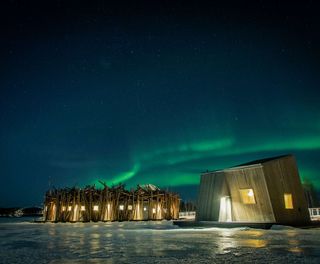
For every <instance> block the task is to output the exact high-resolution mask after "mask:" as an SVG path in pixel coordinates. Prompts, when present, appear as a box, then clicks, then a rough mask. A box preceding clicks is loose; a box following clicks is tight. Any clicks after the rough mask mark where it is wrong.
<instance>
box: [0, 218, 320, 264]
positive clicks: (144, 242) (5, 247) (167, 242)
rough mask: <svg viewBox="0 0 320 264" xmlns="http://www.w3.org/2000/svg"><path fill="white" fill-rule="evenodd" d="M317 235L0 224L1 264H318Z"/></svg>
mask: <svg viewBox="0 0 320 264" xmlns="http://www.w3.org/2000/svg"><path fill="white" fill-rule="evenodd" d="M319 236H320V229H312V230H302V229H295V228H284V227H275V229H272V230H258V229H250V228H235V229H222V228H204V229H192V228H189V229H180V228H178V227H176V226H173V225H172V222H168V221H162V222H122V223H117V222H114V223H75V224H71V223H57V224H52V223H46V224H34V223H32V224H31V223H17V222H15V223H0V259H1V261H2V262H3V263H30V262H34V263H101V262H103V263H176V262H178V261H180V262H183V263H212V262H231V261H232V262H235V261H237V262H248V261H251V262H264V263H266V262H267V263H279V262H286V263H288V262H301V261H302V260H303V262H307V263H320V243H319V241H318V239H319ZM1 261H0V262H1Z"/></svg>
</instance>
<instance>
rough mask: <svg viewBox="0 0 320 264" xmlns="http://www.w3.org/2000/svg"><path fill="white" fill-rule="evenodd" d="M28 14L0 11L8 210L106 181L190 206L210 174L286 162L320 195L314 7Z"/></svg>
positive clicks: (53, 9)
mask: <svg viewBox="0 0 320 264" xmlns="http://www.w3.org/2000/svg"><path fill="white" fill-rule="evenodd" d="M26 2H27V3H23V2H22V1H8V2H7V3H6V4H3V8H2V9H1V10H2V11H1V12H2V13H1V26H2V27H1V36H2V41H1V44H0V47H1V54H2V55H1V58H2V59H1V61H2V63H1V75H0V86H1V93H0V107H1V112H0V122H1V130H0V166H1V169H0V177H1V183H2V186H3V187H2V190H1V192H0V206H15V205H22V206H24V205H32V204H40V203H41V202H42V198H43V194H44V192H45V191H46V189H48V188H49V182H50V183H51V185H54V186H56V187H62V186H74V185H78V186H85V185H87V184H93V183H97V181H98V180H103V181H105V182H106V183H107V184H108V185H111V184H112V183H114V184H117V183H119V182H125V183H126V184H127V185H128V186H135V185H136V184H138V183H141V184H143V183H153V184H156V185H159V186H161V187H166V188H171V189H175V190H181V192H182V195H183V198H186V199H194V197H195V193H196V185H197V183H198V182H199V175H200V172H201V171H205V170H207V169H209V170H213V169H219V168H224V167H228V166H232V165H236V164H239V163H242V162H246V161H250V160H253V159H257V158H263V157H268V156H273V155H280V154H286V153H292V154H294V155H295V156H296V158H297V161H298V165H299V169H300V176H301V178H302V179H309V180H311V181H312V182H313V183H314V184H315V185H316V186H317V187H318V188H319V187H320V176H319V169H320V165H319V164H320V159H319V154H320V109H319V99H320V90H319V85H320V77H319V76H320V75H319V69H320V65H319V64H320V63H319V61H320V60H319V59H320V56H319V55H320V49H319V47H320V37H319V32H320V27H319V25H320V23H319V16H318V10H319V9H318V7H317V6H316V4H314V3H313V1H305V2H304V3H300V5H296V4H292V3H290V4H285V3H283V4H275V3H272V2H270V1H268V2H264V1H260V2H259V3H255V4H254V5H253V4H246V5H244V3H242V5H239V4H238V5H236V4H232V3H229V2H227V3H224V4H216V5H215V6H203V5H200V4H196V3H193V4H190V5H186V4H184V3H183V2H182V1H178V2H176V3H174V4H173V3H171V2H170V1H159V3H157V4H155V3H152V4H150V3H149V4H146V3H139V4H138V3H132V2H131V4H130V5H120V4H119V5H110V4H106V3H104V2H103V1H98V2H97V3H91V4H90V5H89V4H79V2H77V4H72V2H69V3H68V4H65V3H63V2H62V1H51V2H50V4H48V2H46V3H45V4H44V3H42V2H43V1H42V2H38V3H37V2H35V1H30V2H29V1H26ZM160 2H161V3H160Z"/></svg>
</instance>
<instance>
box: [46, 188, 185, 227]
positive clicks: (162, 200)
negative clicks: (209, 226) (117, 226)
mask: <svg viewBox="0 0 320 264" xmlns="http://www.w3.org/2000/svg"><path fill="white" fill-rule="evenodd" d="M102 184H103V185H104V188H103V189H96V188H95V187H94V186H87V187H85V188H83V189H80V188H64V189H53V190H49V191H47V192H46V196H45V202H44V220H45V221H52V222H79V221H81V222H89V221H134V220H162V219H167V220H171V219H178V217H179V205H180V198H179V195H178V194H176V193H171V192H167V191H164V190H160V189H159V188H157V187H156V186H154V185H151V184H147V185H141V186H140V185H138V186H137V188H136V189H131V190H130V191H128V190H126V189H125V188H124V185H123V184H119V185H117V186H112V187H108V186H107V185H106V184H104V183H102Z"/></svg>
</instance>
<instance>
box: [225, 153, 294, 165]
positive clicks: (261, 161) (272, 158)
mask: <svg viewBox="0 0 320 264" xmlns="http://www.w3.org/2000/svg"><path fill="white" fill-rule="evenodd" d="M290 156H292V155H291V154H286V155H281V156H275V157H270V158H264V159H258V160H253V161H249V162H246V163H242V164H239V165H236V166H233V167H231V168H236V167H244V166H250V165H256V164H262V163H266V162H268V161H272V160H277V159H281V158H284V157H290Z"/></svg>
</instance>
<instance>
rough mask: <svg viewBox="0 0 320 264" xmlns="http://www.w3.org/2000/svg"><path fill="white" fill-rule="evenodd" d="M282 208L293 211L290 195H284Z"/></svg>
mask: <svg viewBox="0 0 320 264" xmlns="http://www.w3.org/2000/svg"><path fill="white" fill-rule="evenodd" d="M283 197H284V206H285V208H286V209H293V203H292V194H291V193H285V194H284V196H283Z"/></svg>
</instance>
